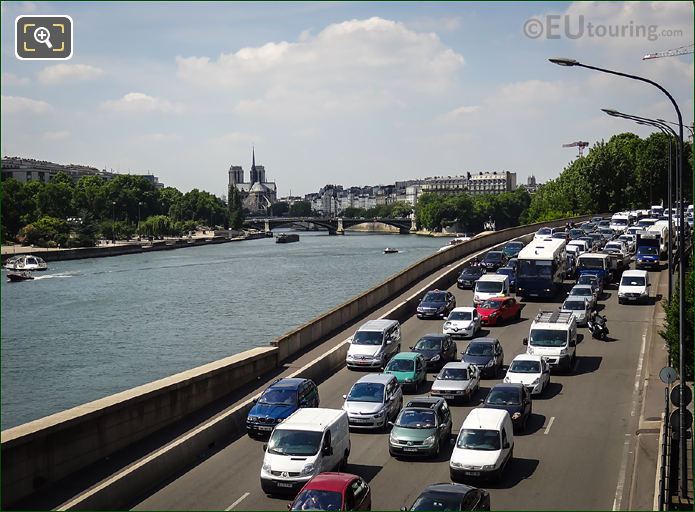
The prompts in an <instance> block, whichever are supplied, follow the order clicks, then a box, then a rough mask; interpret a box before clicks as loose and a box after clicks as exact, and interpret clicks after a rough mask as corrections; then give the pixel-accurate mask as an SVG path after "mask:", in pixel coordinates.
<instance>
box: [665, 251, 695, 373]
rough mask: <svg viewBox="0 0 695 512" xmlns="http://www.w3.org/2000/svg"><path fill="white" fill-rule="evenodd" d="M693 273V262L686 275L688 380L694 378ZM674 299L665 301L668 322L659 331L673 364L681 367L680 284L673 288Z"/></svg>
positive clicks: (686, 368) (685, 338) (694, 275)
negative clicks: (669, 301)
mask: <svg viewBox="0 0 695 512" xmlns="http://www.w3.org/2000/svg"><path fill="white" fill-rule="evenodd" d="M693 278H695V274H693V267H692V264H691V265H690V271H689V272H688V273H687V274H686V275H685V315H684V318H685V326H684V328H683V334H684V340H683V343H684V348H685V354H684V356H685V376H686V380H689V381H692V380H693V342H694V340H693V329H694V328H695V326H694V325H693V315H695V310H694V309H693ZM673 292H674V293H673V297H674V300H671V304H670V305H669V304H668V301H667V300H664V301H663V306H664V310H665V311H666V324H665V326H664V329H663V330H662V331H660V332H659V334H660V335H661V337H662V338H663V339H664V341H665V342H666V346H667V348H668V353H669V355H670V357H671V366H673V367H674V368H679V367H680V358H679V357H680V342H679V325H680V322H679V311H680V304H679V300H678V299H677V297H678V285H677V284H676V286H675V287H674V290H673Z"/></svg>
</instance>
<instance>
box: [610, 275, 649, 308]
mask: <svg viewBox="0 0 695 512" xmlns="http://www.w3.org/2000/svg"><path fill="white" fill-rule="evenodd" d="M650 286H651V283H650V282H649V273H648V272H647V271H646V270H626V271H625V272H623V275H622V277H621V278H620V284H619V285H618V304H624V303H625V302H639V303H641V304H648V303H649V287H650Z"/></svg>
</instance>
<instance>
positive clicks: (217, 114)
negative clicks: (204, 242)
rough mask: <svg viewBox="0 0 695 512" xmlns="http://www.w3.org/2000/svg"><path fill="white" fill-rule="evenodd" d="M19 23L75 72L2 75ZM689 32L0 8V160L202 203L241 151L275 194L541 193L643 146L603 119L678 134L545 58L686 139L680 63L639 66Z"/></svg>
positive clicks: (435, 9) (355, 13)
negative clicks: (42, 20) (75, 166)
mask: <svg viewBox="0 0 695 512" xmlns="http://www.w3.org/2000/svg"><path fill="white" fill-rule="evenodd" d="M20 14H69V15H71V16H72V18H73V21H74V28H75V34H74V56H73V58H72V59H71V60H69V61H65V62H29V61H19V60H17V59H16V58H15V56H14V27H13V24H14V19H15V17H16V16H17V15H20ZM548 16H550V18H549V17H548ZM529 20H531V21H529ZM566 21H567V23H568V26H567V27H565V22H566ZM692 27H693V6H692V3H691V2H652V3H647V2H643V3H632V2H624V3H623V2H616V3H608V2H586V3H581V2H577V3H566V2H556V3H538V2H516V3H512V2H504V3H502V2H500V3H490V2H485V3H473V2H471V3H465V2H461V3H439V4H435V3H426V4H424V3H422V4H421V3H407V4H399V3H395V2H388V3H354V2H350V3H338V2H331V3H309V4H304V3H272V4H267V3H221V2H220V3H208V4H206V3H198V2H196V3H195V4H193V3H192V4H186V3H182V2H173V3H171V4H167V3H164V2H162V3H156V4H155V3H153V4H147V3H143V2H133V3H119V4H110V3H106V2H79V3H74V4H73V3H59V4H48V5H47V4H44V3H41V2H37V3H30V2H2V153H3V155H18V156H24V157H34V158H40V159H45V160H51V161H55V162H59V163H71V162H72V163H82V164H88V165H93V166H96V167H99V168H108V169H111V168H113V169H114V170H117V171H120V172H133V173H141V172H145V171H150V172H152V173H154V174H156V175H158V176H159V177H160V180H161V181H163V182H164V183H165V184H167V185H172V186H175V187H177V188H179V189H181V190H184V191H185V190H190V189H192V188H196V187H197V188H201V189H205V190H208V191H211V192H213V193H215V194H218V195H221V194H224V193H225V191H226V183H227V172H226V171H227V169H228V168H229V166H230V165H231V164H240V165H243V166H244V170H245V171H246V172H247V173H248V170H249V167H250V163H251V162H250V161H251V145H252V144H255V146H256V155H257V162H258V163H261V164H264V165H265V167H266V172H267V175H268V176H269V177H270V178H271V179H273V180H275V181H276V182H277V184H278V188H279V193H280V195H286V194H289V193H290V191H291V192H292V194H295V195H296V194H305V193H308V192H312V191H316V190H317V189H318V188H319V187H321V186H322V185H324V184H326V183H340V184H343V185H346V186H352V185H366V184H379V183H383V184H386V183H393V182H394V181H396V180H402V179H409V178H418V177H425V176H434V175H455V174H461V173H465V172H466V171H471V172H475V171H479V170H511V171H516V172H517V175H518V178H519V181H520V182H524V181H525V180H526V177H527V176H528V175H530V174H535V175H536V177H537V178H539V179H540V180H546V179H548V178H552V177H555V176H557V175H558V173H559V172H560V171H561V170H562V169H563V167H564V166H565V165H566V164H567V163H568V162H569V161H571V159H572V158H573V157H574V155H575V151H574V150H573V149H566V148H562V147H561V146H562V144H563V143H567V142H572V141H576V140H586V141H589V142H591V143H592V144H593V143H594V142H595V141H597V140H601V139H607V138H608V137H610V136H611V135H612V134H614V133H618V132H621V131H628V130H632V131H635V132H636V133H639V134H640V135H646V134H648V133H649V132H648V131H645V130H644V129H641V128H639V127H637V126H636V125H631V124H629V123H628V122H626V121H621V120H616V119H612V118H608V117H607V116H605V115H604V114H602V113H601V112H600V110H599V109H600V108H603V107H611V108H615V109H618V110H622V111H624V112H629V113H635V114H639V115H643V116H647V117H661V118H666V119H675V114H674V112H673V109H672V108H671V106H670V104H668V103H667V100H666V98H665V97H664V96H663V95H661V94H660V93H659V91H657V90H656V89H653V88H651V87H649V86H648V85H645V84H641V83H638V82H634V81H631V80H626V79H620V78H616V77H611V76H608V75H604V74H599V73H596V72H592V71H589V70H585V69H580V68H561V67H558V66H554V65H552V64H549V63H548V62H547V58H548V57H553V56H567V57H572V58H576V59H578V60H581V61H582V62H585V63H587V64H593V65H596V66H602V67H608V68H614V69H618V70H622V71H625V72H630V73H636V74H640V75H642V76H645V77H649V78H651V79H654V80H656V81H658V82H660V83H662V84H663V85H664V86H665V87H666V88H667V89H669V90H670V91H671V92H672V94H673V96H674V97H675V99H676V101H677V102H678V103H679V105H680V107H681V110H682V111H683V113H684V120H685V121H686V122H687V123H688V124H690V123H691V122H692V120H693V119H692V112H693V86H692V84H693V56H692V55H686V56H681V57H669V58H662V59H656V60H648V61H642V60H641V57H642V56H643V55H644V54H645V53H649V52H653V51H659V50H666V49H670V48H676V47H679V46H682V45H685V44H691V43H692V42H693V28H692ZM525 29H526V31H525ZM616 30H617V31H620V32H617V33H616ZM528 34H530V35H531V36H532V37H529V35H528ZM548 36H550V37H548ZM247 176H248V174H247Z"/></svg>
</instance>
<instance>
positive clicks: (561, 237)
mask: <svg viewBox="0 0 695 512" xmlns="http://www.w3.org/2000/svg"><path fill="white" fill-rule="evenodd" d="M550 238H557V239H558V240H566V241H568V242H569V239H570V234H569V233H568V232H567V231H556V232H555V233H553V234H552V236H551V237H550Z"/></svg>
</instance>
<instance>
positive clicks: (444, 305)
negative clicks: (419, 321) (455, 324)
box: [417, 290, 456, 318]
mask: <svg viewBox="0 0 695 512" xmlns="http://www.w3.org/2000/svg"><path fill="white" fill-rule="evenodd" d="M455 307H456V297H454V294H453V293H451V292H445V291H442V290H431V291H429V292H427V293H426V294H425V296H424V297H423V298H422V300H421V301H420V304H419V305H418V307H417V317H418V318H446V317H447V316H449V313H451V310H452V309H454V308H455Z"/></svg>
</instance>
